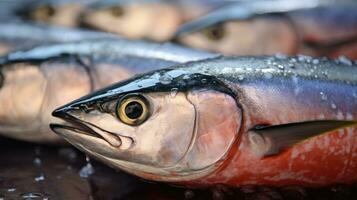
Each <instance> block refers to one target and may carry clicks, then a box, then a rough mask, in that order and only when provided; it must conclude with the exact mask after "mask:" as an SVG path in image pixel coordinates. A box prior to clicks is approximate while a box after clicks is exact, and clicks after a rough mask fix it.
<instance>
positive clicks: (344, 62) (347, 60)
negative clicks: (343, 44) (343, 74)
mask: <svg viewBox="0 0 357 200" xmlns="http://www.w3.org/2000/svg"><path fill="white" fill-rule="evenodd" d="M338 61H339V62H340V63H343V64H346V65H352V61H351V60H350V59H348V58H347V57H346V56H340V57H338Z"/></svg>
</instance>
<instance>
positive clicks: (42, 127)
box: [0, 39, 215, 143]
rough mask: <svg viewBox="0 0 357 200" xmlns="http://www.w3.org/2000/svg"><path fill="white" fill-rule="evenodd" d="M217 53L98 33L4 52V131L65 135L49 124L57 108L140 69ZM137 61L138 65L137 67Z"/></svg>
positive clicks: (47, 137)
mask: <svg viewBox="0 0 357 200" xmlns="http://www.w3.org/2000/svg"><path fill="white" fill-rule="evenodd" d="M207 56H208V57H210V56H215V55H214V54H209V53H204V52H199V51H195V50H191V49H187V48H184V47H180V46H177V45H172V44H156V43H149V42H143V41H129V40H124V39H97V40H87V41H82V42H68V43H60V44H51V45H47V46H37V47H35V48H32V49H30V50H26V51H25V50H24V51H14V52H11V53H9V54H7V55H4V56H3V57H1V58H0V63H1V75H2V76H1V88H0V102H1V103H0V107H1V109H0V110H1V111H0V112H1V114H0V121H1V125H0V132H1V135H3V136H7V137H11V138H16V139H21V140H26V141H31V142H42V143H45V142H48V143H51V142H52V143H56V142H60V141H62V140H61V139H60V138H59V137H57V136H56V135H55V134H53V133H51V130H49V128H48V124H49V122H50V121H51V112H52V110H53V109H54V108H56V107H58V106H59V105H62V104H64V103H66V102H68V101H72V100H74V99H76V98H79V97H80V96H83V95H85V94H88V93H90V92H92V91H94V90H96V89H98V88H102V87H104V86H108V85H110V84H112V83H114V82H117V81H119V80H123V79H126V78H128V77H131V76H133V75H135V74H136V73H140V72H146V71H149V70H153V69H158V68H161V67H165V66H170V65H172V64H176V63H181V62H187V61H189V60H191V59H192V60H195V59H203V58H207ZM134 66H135V67H134Z"/></svg>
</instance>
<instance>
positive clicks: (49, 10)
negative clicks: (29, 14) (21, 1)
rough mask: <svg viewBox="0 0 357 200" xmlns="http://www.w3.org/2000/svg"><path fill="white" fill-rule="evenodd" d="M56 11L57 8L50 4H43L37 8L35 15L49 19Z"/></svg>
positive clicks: (38, 17)
mask: <svg viewBox="0 0 357 200" xmlns="http://www.w3.org/2000/svg"><path fill="white" fill-rule="evenodd" d="M55 13H56V10H55V9H54V8H53V7H52V6H50V5H42V6H40V7H38V8H37V10H36V11H35V13H34V15H33V17H34V18H36V19H39V20H48V19H49V18H50V17H52V16H53V15H54V14H55Z"/></svg>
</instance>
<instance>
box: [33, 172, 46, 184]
mask: <svg viewBox="0 0 357 200" xmlns="http://www.w3.org/2000/svg"><path fill="white" fill-rule="evenodd" d="M44 180H45V176H44V175H43V174H41V175H40V176H38V177H35V181H36V182H39V181H44Z"/></svg>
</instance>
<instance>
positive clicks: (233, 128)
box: [51, 55, 357, 186]
mask: <svg viewBox="0 0 357 200" xmlns="http://www.w3.org/2000/svg"><path fill="white" fill-rule="evenodd" d="M356 73H357V66H356V63H355V62H354V61H350V60H346V59H344V60H339V61H333V60H328V59H316V58H311V57H308V56H298V57H287V56H282V55H279V56H276V57H272V56H262V57H219V58H213V59H207V60H201V61H195V62H189V63H185V64H178V65H176V66H173V67H169V68H164V69H159V70H156V71H152V72H149V73H146V74H142V75H140V76H136V77H133V78H131V79H128V80H125V81H122V82H119V83H116V84H114V85H112V86H109V87H107V88H104V89H102V90H99V91H97V92H94V93H92V94H89V95H87V96H84V97H82V98H80V99H77V100H75V101H73V102H70V103H68V104H66V105H64V106H62V107H60V108H57V109H56V110H55V111H54V112H53V115H54V116H56V117H58V118H60V119H63V120H65V121H66V122H67V123H65V124H56V123H54V124H51V128H52V130H53V131H54V132H56V133H57V134H59V135H60V136H62V137H64V138H65V139H66V140H67V141H69V142H70V143H71V144H73V145H74V146H76V147H77V148H79V149H80V150H82V151H84V152H86V153H87V154H89V155H90V156H93V157H95V158H96V159H99V160H101V161H103V162H104V163H106V164H108V165H110V166H112V167H115V168H119V169H123V170H125V171H127V172H130V173H132V174H135V175H137V176H140V177H142V178H146V179H149V180H156V181H165V182H175V183H181V184H183V185H185V184H186V185H191V186H197V185H201V186H202V185H204V186H207V185H210V184H214V183H217V184H232V185H240V184H243V183H246V184H249V180H247V179H244V178H242V177H244V173H243V172H242V174H241V175H242V177H241V178H242V179H240V180H239V181H235V178H237V177H239V176H240V175H239V172H240V170H236V171H237V172H236V175H234V173H231V172H232V171H229V170H232V168H233V169H239V167H241V168H244V169H246V168H247V169H252V168H251V166H245V165H244V163H245V162H241V160H239V158H241V157H242V156H243V155H241V154H239V153H237V151H243V152H244V153H245V154H244V155H248V157H249V158H252V159H256V161H257V165H260V164H261V165H262V167H264V159H262V157H264V156H269V155H272V154H273V155H276V154H278V155H277V157H276V158H279V155H280V153H281V152H282V150H283V149H280V148H295V146H294V145H295V144H296V143H298V142H302V141H305V140H307V139H309V138H311V137H313V136H316V135H320V134H323V133H325V132H329V131H335V130H336V129H341V128H343V127H344V126H345V125H346V126H350V129H351V130H352V133H351V134H353V135H351V137H353V138H356V137H357V136H356V131H355V127H354V126H356V124H357V76H356ZM139 104H140V105H139ZM134 119H135V120H134ZM325 125H327V126H325ZM351 126H352V127H351ZM267 127H268V128H267ZM282 127H283V128H282ZM289 127H290V129H289ZM307 127H308V128H307ZM277 129H279V130H280V132H279V134H277V135H275V136H276V138H274V139H273V140H271V142H272V143H270V144H269V145H268V144H265V143H264V142H261V143H256V142H257V141H258V140H254V139H251V140H249V138H250V137H251V136H252V134H253V135H254V134H256V133H257V134H262V137H263V136H264V137H265V136H267V138H265V139H269V138H268V137H271V134H273V137H274V134H276V132H275V133H273V132H274V130H277ZM292 130H295V131H292ZM296 130H300V131H305V132H304V134H302V135H300V136H301V137H298V138H296V136H297V135H296V134H292V133H295V132H296ZM306 131H308V132H307V133H306ZM335 133H336V134H337V131H336V132H335ZM335 133H334V134H335ZM334 134H332V135H334ZM324 136H326V137H329V136H328V134H327V135H324ZM315 138H316V137H315ZM265 139H263V140H259V141H265ZM270 139H271V138H270ZM329 141H332V139H331V140H329ZM351 141H355V140H343V142H346V145H347V143H348V145H350V144H349V142H351ZM282 143H284V144H285V145H286V146H284V147H282V146H281V144H282ZM343 146H344V145H343ZM206 147H209V148H206ZM296 148H298V147H296ZM314 148H315V147H314ZM337 148H341V146H339V147H337ZM353 151H355V150H353ZM239 155H241V157H240V156H239ZM346 156H347V157H348V155H346ZM260 161H262V162H260ZM283 161H284V160H283ZM283 161H282V162H283ZM284 162H286V160H285V161H284ZM283 166H285V165H283ZM234 167H238V168H234ZM350 167H351V169H355V167H356V165H353V166H350ZM226 169H227V171H224V170H226ZM254 169H255V168H254ZM221 170H223V171H221ZM274 170H275V169H274ZM284 170H285V168H284ZM286 170H289V169H288V168H287V169H286ZM309 170H310V169H309ZM252 173H253V174H255V173H263V172H258V171H257V172H252ZM328 173H332V172H330V171H329V172H328ZM353 176H354V177H356V174H355V173H354V174H353ZM231 178H232V179H231ZM245 178H247V177H245ZM258 178H260V177H259V176H258ZM253 179H254V178H253ZM287 179H288V180H290V179H289V177H288V178H287ZM347 179H348V176H346V177H343V180H342V179H341V180H342V181H346V180H347ZM254 180H255V179H254ZM279 180H280V179H279ZM279 180H278V181H279ZM304 180H305V179H304ZM334 180H335V179H333V180H332V181H331V182H329V183H334ZM212 181H214V183H212ZM244 181H246V182H244ZM278 181H277V182H274V180H273V181H272V182H268V181H267V182H266V183H272V184H279V182H278ZM329 181H330V180H329ZM306 183H308V181H307V182H306ZM257 184H259V183H257ZM262 184H264V183H263V182H262ZM319 184H326V183H319Z"/></svg>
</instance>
